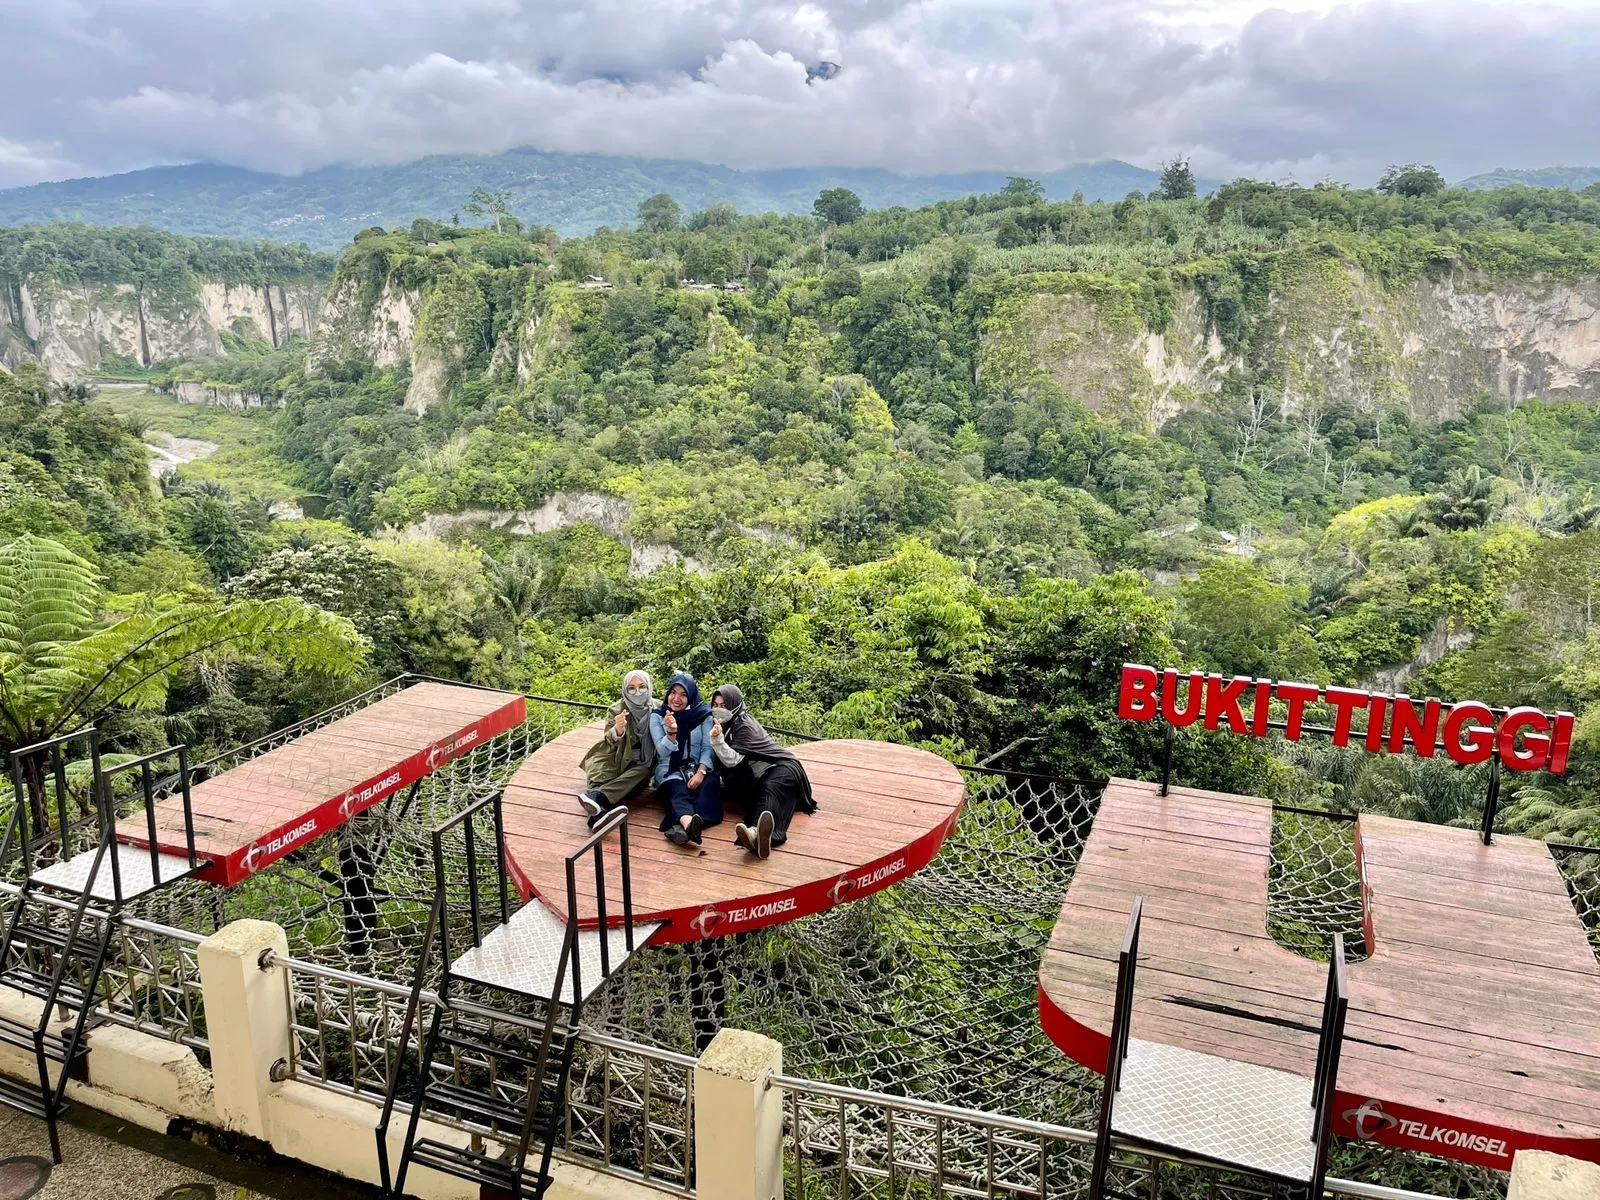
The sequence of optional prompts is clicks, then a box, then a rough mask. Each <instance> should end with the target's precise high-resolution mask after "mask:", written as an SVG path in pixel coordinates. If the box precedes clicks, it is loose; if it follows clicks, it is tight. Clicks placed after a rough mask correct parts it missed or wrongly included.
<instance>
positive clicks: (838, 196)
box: [811, 187, 865, 225]
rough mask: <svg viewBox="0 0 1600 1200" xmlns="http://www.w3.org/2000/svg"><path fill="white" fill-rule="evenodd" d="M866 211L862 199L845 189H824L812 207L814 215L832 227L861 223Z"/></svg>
mask: <svg viewBox="0 0 1600 1200" xmlns="http://www.w3.org/2000/svg"><path fill="white" fill-rule="evenodd" d="M864 211H865V210H864V209H863V208H862V206H861V197H860V196H858V195H856V194H855V193H854V192H852V191H851V190H850V189H849V188H843V187H835V188H824V189H823V190H822V191H821V192H819V193H818V194H817V198H816V200H815V201H813V202H812V205H811V212H812V214H813V215H814V216H818V217H821V218H822V219H823V220H824V221H826V222H828V224H830V225H848V224H850V222H852V221H859V220H860V219H861V214H862V213H863V212H864Z"/></svg>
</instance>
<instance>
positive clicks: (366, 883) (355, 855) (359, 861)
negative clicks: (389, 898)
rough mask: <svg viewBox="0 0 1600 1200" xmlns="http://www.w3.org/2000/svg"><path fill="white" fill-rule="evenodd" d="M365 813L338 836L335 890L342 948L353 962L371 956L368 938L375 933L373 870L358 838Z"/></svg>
mask: <svg viewBox="0 0 1600 1200" xmlns="http://www.w3.org/2000/svg"><path fill="white" fill-rule="evenodd" d="M365 816H366V814H365V813H357V814H356V815H355V816H354V817H353V818H351V820H350V821H349V822H348V823H347V824H346V825H345V827H344V829H343V830H341V831H340V834H339V890H340V891H341V892H342V893H343V895H344V898H345V900H344V944H345V949H346V950H347V951H348V952H349V954H350V955H351V957H353V958H365V957H366V956H367V955H368V954H370V953H371V952H372V935H373V934H374V933H376V932H377V929H378V901H377V900H376V899H375V898H374V896H373V892H372V876H373V872H374V871H375V870H376V869H377V864H376V863H375V862H374V861H373V857H372V851H371V850H370V849H368V847H367V844H366V839H365V838H364V837H363V836H362V827H363V826H364V825H368V824H370V822H368V821H366V820H364V818H365Z"/></svg>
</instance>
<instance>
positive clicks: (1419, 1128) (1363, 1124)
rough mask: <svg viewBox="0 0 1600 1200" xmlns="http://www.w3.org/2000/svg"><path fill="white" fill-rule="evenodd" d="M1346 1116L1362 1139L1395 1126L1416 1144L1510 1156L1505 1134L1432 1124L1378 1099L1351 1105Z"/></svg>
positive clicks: (1398, 1131) (1400, 1133) (1487, 1154)
mask: <svg viewBox="0 0 1600 1200" xmlns="http://www.w3.org/2000/svg"><path fill="white" fill-rule="evenodd" d="M1344 1117H1345V1120H1347V1121H1349V1122H1350V1123H1351V1124H1352V1125H1354V1126H1355V1129H1356V1137H1357V1138H1359V1139H1360V1140H1361V1141H1363V1142H1365V1141H1370V1140H1371V1139H1372V1138H1375V1137H1377V1136H1378V1135H1379V1134H1381V1133H1387V1132H1389V1131H1390V1130H1393V1131H1394V1132H1395V1133H1396V1134H1397V1135H1398V1136H1399V1137H1402V1138H1405V1139H1406V1140H1407V1141H1409V1142H1411V1143H1413V1144H1415V1143H1419V1142H1420V1143H1423V1144H1424V1145H1426V1146H1432V1147H1438V1146H1450V1147H1453V1148H1455V1149H1458V1150H1471V1151H1472V1152H1473V1153H1475V1154H1482V1155H1485V1156H1487V1157H1489V1158H1509V1157H1511V1156H1510V1154H1509V1152H1508V1151H1507V1149H1506V1143H1505V1139H1504V1138H1495V1137H1489V1136H1488V1135H1487V1134H1483V1133H1468V1132H1467V1131H1466V1130H1465V1129H1454V1128H1452V1127H1451V1126H1449V1125H1430V1124H1429V1123H1428V1122H1427V1121H1413V1120H1411V1119H1410V1118H1409V1117H1394V1116H1390V1115H1389V1114H1388V1113H1386V1112H1384V1111H1383V1105H1381V1104H1379V1103H1378V1102H1377V1101H1376V1100H1368V1101H1366V1103H1364V1104H1362V1106H1361V1107H1360V1108H1352V1109H1350V1110H1349V1111H1347V1112H1346V1113H1345V1114H1344Z"/></svg>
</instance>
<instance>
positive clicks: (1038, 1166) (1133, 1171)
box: [767, 1075, 1438, 1200]
mask: <svg viewBox="0 0 1600 1200" xmlns="http://www.w3.org/2000/svg"><path fill="white" fill-rule="evenodd" d="M767 1087H768V1088H778V1089H779V1090H780V1091H782V1092H783V1094H784V1108H785V1114H784V1139H785V1164H784V1168H785V1174H786V1176H787V1182H788V1187H787V1188H786V1189H785V1194H786V1195H788V1196H791V1197H798V1198H801V1200H858V1198H871V1200H899V1198H901V1197H918V1198H919V1200H939V1198H941V1197H951V1198H959V1200H995V1198H996V1197H1008V1198H1013V1200H1081V1197H1083V1196H1084V1195H1085V1194H1086V1193H1087V1190H1088V1187H1089V1177H1090V1172H1091V1167H1092V1162H1093V1155H1094V1142H1095V1131H1094V1130H1090V1129H1076V1128H1072V1127H1070V1126H1066V1125H1053V1124H1049V1123H1046V1122H1041V1121H1030V1120H1025V1119H1023V1118H1020V1117H1008V1116H1003V1115H1001V1114H998V1113H990V1112H983V1111H980V1110H976V1109H967V1108H957V1107H954V1106H952V1105H946V1104H935V1103H931V1102H929V1101H925V1100H912V1099H909V1098H907V1097H904V1096H894V1095H889V1094H886V1093H882V1092H866V1091H861V1090H859V1089H856V1088H848V1087H840V1086H838V1085H835V1084H827V1083H818V1082H816V1081H814V1080H809V1079H797V1078H793V1077H791V1076H786V1075H774V1076H771V1077H770V1078H769V1079H768V1080H767ZM1113 1149H1114V1150H1115V1152H1116V1157H1115V1159H1114V1161H1113V1164H1112V1168H1111V1170H1112V1174H1113V1176H1114V1177H1115V1179H1116V1182H1117V1188H1116V1190H1117V1191H1118V1192H1119V1193H1122V1194H1125V1195H1130V1194H1131V1195H1143V1196H1149V1197H1150V1198H1151V1200H1161V1198H1164V1197H1187V1196H1194V1197H1207V1198H1208V1200H1290V1198H1291V1197H1294V1196H1299V1195H1303V1192H1304V1189H1303V1188H1298V1189H1297V1188H1295V1187H1294V1186H1293V1185H1290V1184H1275V1183H1273V1182H1271V1181H1268V1180H1266V1179H1263V1178H1261V1177H1259V1176H1252V1175H1249V1174H1244V1173H1239V1172H1233V1171H1228V1170H1226V1169H1224V1168H1220V1167H1217V1166H1216V1165H1214V1164H1209V1163H1202V1162H1197V1161H1194V1160H1191V1159H1187V1158H1184V1157H1182V1156H1180V1155H1171V1154H1165V1153H1159V1152H1156V1151H1153V1150H1150V1149H1148V1148H1145V1147H1137V1148H1135V1147H1131V1146H1128V1145H1126V1144H1124V1143H1122V1142H1121V1140H1120V1139H1113ZM1325 1188H1326V1191H1327V1192H1329V1193H1331V1194H1332V1195H1334V1196H1342V1197H1349V1198H1350V1200H1438V1197H1436V1196H1434V1195H1432V1194H1431V1193H1427V1192H1415V1191H1409V1190H1407V1189H1404V1188H1395V1187H1387V1186H1384V1185H1381V1184H1373V1183H1362V1182H1358V1181H1356V1180H1350V1179H1336V1178H1332V1177H1329V1178H1328V1179H1327V1180H1326V1181H1325Z"/></svg>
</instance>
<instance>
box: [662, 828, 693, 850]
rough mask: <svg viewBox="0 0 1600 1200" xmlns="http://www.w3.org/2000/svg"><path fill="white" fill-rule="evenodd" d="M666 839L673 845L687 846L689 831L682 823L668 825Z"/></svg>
mask: <svg viewBox="0 0 1600 1200" xmlns="http://www.w3.org/2000/svg"><path fill="white" fill-rule="evenodd" d="M667 841H669V842H671V843H672V844H673V845H674V846H687V845H688V844H689V831H688V830H687V829H685V828H684V827H683V826H682V825H676V824H675V825H669V826H668V827H667Z"/></svg>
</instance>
